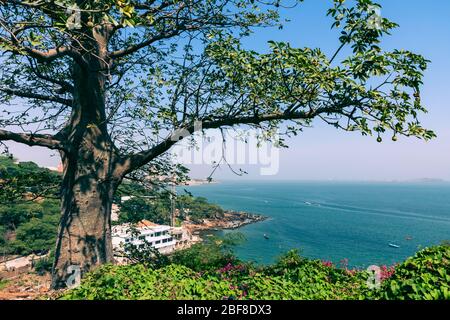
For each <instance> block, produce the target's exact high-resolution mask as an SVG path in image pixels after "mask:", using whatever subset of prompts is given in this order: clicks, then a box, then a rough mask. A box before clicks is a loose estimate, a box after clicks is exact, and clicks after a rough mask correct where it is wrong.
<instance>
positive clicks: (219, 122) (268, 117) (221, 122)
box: [116, 107, 342, 176]
mask: <svg viewBox="0 0 450 320" xmlns="http://www.w3.org/2000/svg"><path fill="white" fill-rule="evenodd" d="M340 111H342V108H325V107H324V108H318V109H316V110H310V111H296V112H284V113H272V114H264V115H254V116H241V117H229V118H221V119H215V120H206V121H203V122H202V123H201V128H200V130H202V129H217V128H220V127H228V126H234V125H238V124H243V125H246V124H247V125H257V124H260V123H262V122H268V121H276V120H300V119H312V118H314V117H316V116H317V115H319V114H323V113H333V112H340ZM196 130H197V127H196V126H195V125H190V126H188V127H184V128H179V129H178V130H176V131H175V132H173V133H172V134H171V135H170V136H169V137H167V139H165V140H164V141H163V142H161V143H159V144H158V145H156V146H154V147H153V148H151V149H149V150H145V151H142V152H139V153H135V154H132V155H130V156H128V157H126V158H124V159H123V160H122V162H121V163H120V164H119V165H118V167H117V172H116V174H117V175H121V176H124V175H126V174H128V173H130V172H132V171H134V170H136V169H138V168H140V167H142V166H143V165H145V164H147V163H149V162H150V161H152V160H153V159H155V158H156V157H158V156H160V155H161V154H163V153H164V152H166V151H167V150H169V149H170V148H171V147H172V146H173V145H174V144H175V143H177V142H178V141H181V140H182V139H184V138H186V137H188V136H189V135H191V134H193V133H194V132H195V131H196Z"/></svg>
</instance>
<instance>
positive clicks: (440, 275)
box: [63, 246, 450, 300]
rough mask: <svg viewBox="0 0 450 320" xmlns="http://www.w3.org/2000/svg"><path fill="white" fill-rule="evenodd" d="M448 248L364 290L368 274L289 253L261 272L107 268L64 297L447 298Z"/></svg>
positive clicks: (424, 254) (237, 266) (237, 265)
mask: <svg viewBox="0 0 450 320" xmlns="http://www.w3.org/2000/svg"><path fill="white" fill-rule="evenodd" d="M449 249H450V247H447V246H439V247H433V248H429V249H425V250H422V251H420V252H418V253H417V254H416V256H414V257H413V258H410V259H408V260H407V261H405V262H404V263H402V264H400V265H398V266H397V267H396V269H395V274H394V275H393V276H391V278H389V279H386V280H385V281H384V282H383V283H382V287H381V289H379V290H370V289H369V288H368V287H367V284H366V280H367V278H368V273H367V272H366V271H357V270H347V269H343V268H336V267H335V266H332V265H329V264H327V263H324V262H322V261H320V260H310V259H306V258H303V257H301V256H300V255H299V254H298V252H296V251H291V252H289V253H287V254H286V255H284V256H283V257H281V258H280V259H279V260H278V262H277V263H276V264H274V265H272V266H268V267H259V268H258V267H254V266H253V265H251V264H243V263H241V262H238V261H234V262H228V263H226V264H225V265H223V266H222V267H221V268H219V269H214V268H211V269H209V270H201V271H200V272H199V271H196V270H193V269H191V268H188V267H186V266H182V265H178V264H171V265H168V266H165V267H163V268H160V269H157V270H153V269H149V268H146V267H145V266H144V265H142V264H136V265H128V266H112V265H106V266H103V267H101V268H99V269H97V270H96V271H94V272H91V273H89V274H88V275H87V276H86V278H85V279H83V281H82V284H81V285H80V287H78V288H76V289H73V290H71V291H69V292H68V293H67V294H66V295H65V296H63V299H157V300H159V299H162V300H165V299H188V300H197V299H204V300H211V299H257V300H260V299H262V300H265V299H267V300H283V299H293V300H311V299H314V300H347V299H449V297H448V286H449V283H450V277H449V274H448V270H450V268H449V261H450V256H449ZM193 252H195V251H191V253H193ZM196 266H199V265H196ZM206 266H211V265H210V264H207V265H206Z"/></svg>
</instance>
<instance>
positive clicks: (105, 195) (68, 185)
mask: <svg viewBox="0 0 450 320" xmlns="http://www.w3.org/2000/svg"><path fill="white" fill-rule="evenodd" d="M94 38H99V39H100V40H102V39H103V40H102V41H103V42H101V41H98V42H94V44H92V43H91V44H89V45H87V47H90V48H92V50H93V51H94V52H96V53H97V55H98V56H100V57H102V54H104V51H105V43H106V42H105V40H104V38H102V37H101V35H100V34H97V33H96V34H94ZM86 59H87V60H86V61H87V62H88V67H84V68H82V67H80V66H78V65H77V64H74V68H73V74H72V76H73V80H74V92H73V107H72V113H71V117H70V119H69V122H68V124H67V126H66V128H65V129H64V131H63V134H64V135H65V136H66V139H67V140H66V145H67V148H68V150H65V151H63V152H61V158H62V163H63V167H64V173H63V181H62V188H61V191H62V192H61V197H62V204H61V209H62V217H61V222H60V227H59V231H58V239H57V245H56V250H55V261H54V264H53V272H52V273H53V277H52V287H53V288H64V287H67V286H70V285H71V284H73V280H74V279H75V278H79V277H80V276H82V275H83V273H85V272H87V271H89V270H92V268H93V267H95V266H98V265H101V264H104V263H109V262H113V252H112V243H111V217H110V216H111V206H112V200H113V196H114V192H115V190H116V188H117V186H118V185H119V183H120V181H121V179H122V177H121V176H120V175H117V174H114V170H115V166H116V163H117V159H118V158H119V156H118V151H117V149H116V147H115V146H114V144H113V142H112V141H111V138H110V136H109V134H108V128H107V122H108V121H107V118H106V114H105V113H106V112H105V81H106V80H105V77H106V75H105V72H106V70H107V65H105V62H104V60H103V59H98V58H97V57H95V56H88V57H86ZM78 270H79V271H80V273H81V274H80V273H79V272H78Z"/></svg>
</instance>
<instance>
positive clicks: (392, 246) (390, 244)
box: [389, 243, 400, 248]
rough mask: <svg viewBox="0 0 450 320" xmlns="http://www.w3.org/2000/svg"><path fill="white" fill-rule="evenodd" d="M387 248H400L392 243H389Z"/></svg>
mask: <svg viewBox="0 0 450 320" xmlns="http://www.w3.org/2000/svg"><path fill="white" fill-rule="evenodd" d="M389 247H391V248H400V246H399V245H398V244H394V243H389Z"/></svg>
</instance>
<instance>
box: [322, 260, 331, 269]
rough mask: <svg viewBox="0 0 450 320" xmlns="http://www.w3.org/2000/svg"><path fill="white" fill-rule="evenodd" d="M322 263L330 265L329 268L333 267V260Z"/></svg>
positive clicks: (326, 265)
mask: <svg viewBox="0 0 450 320" xmlns="http://www.w3.org/2000/svg"><path fill="white" fill-rule="evenodd" d="M322 264H323V265H324V266H325V267H329V268H332V267H333V262H331V261H328V260H326V261H322Z"/></svg>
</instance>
